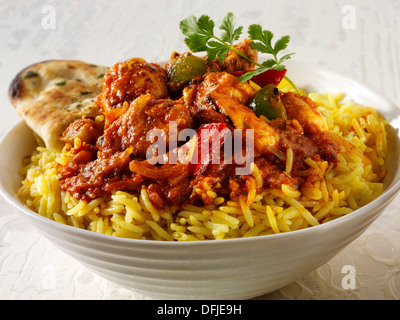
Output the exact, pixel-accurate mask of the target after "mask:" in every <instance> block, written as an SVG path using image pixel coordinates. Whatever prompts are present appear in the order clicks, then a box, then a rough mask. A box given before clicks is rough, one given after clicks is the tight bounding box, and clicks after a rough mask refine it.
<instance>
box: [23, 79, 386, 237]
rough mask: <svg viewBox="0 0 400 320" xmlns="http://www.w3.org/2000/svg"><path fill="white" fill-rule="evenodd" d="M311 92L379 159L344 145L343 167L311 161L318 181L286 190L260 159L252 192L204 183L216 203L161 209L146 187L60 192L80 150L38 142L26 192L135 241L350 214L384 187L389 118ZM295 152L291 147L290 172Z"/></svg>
mask: <svg viewBox="0 0 400 320" xmlns="http://www.w3.org/2000/svg"><path fill="white" fill-rule="evenodd" d="M286 85H287V84H286V83H285V82H282V83H281V85H280V89H281V90H287V89H288V88H285V86H286ZM289 89H290V88H289ZM309 96H310V97H311V98H312V99H313V100H314V101H316V102H317V103H318V104H319V106H320V111H321V113H322V114H324V115H325V117H326V119H327V121H328V125H329V129H330V130H331V131H333V132H335V133H337V134H339V135H340V136H342V137H343V138H344V139H345V140H347V141H349V142H350V143H352V144H353V145H354V146H356V147H358V148H360V149H361V150H362V152H363V153H364V155H365V156H366V157H368V158H369V159H370V160H371V165H368V166H365V165H364V164H363V162H362V159H361V158H360V157H359V156H357V154H353V153H348V152H346V151H345V150H344V148H343V150H341V152H340V153H339V156H338V160H339V161H338V166H337V167H336V168H335V169H333V168H332V166H329V165H328V163H327V162H326V161H321V162H319V163H317V162H315V161H313V160H311V159H307V161H306V163H307V165H308V166H309V168H310V169H309V170H312V171H313V172H314V173H316V174H315V177H316V179H315V181H314V182H313V185H312V186H308V187H303V188H302V189H301V190H295V189H293V188H292V187H290V186H287V185H282V187H281V189H278V190H265V191H261V192H258V191H257V190H260V187H261V186H262V184H263V181H262V178H261V175H260V172H259V171H258V168H257V167H256V166H255V165H254V164H253V173H252V182H253V186H254V187H253V188H252V189H251V190H250V192H249V194H248V195H247V196H246V197H240V198H237V199H230V200H226V199H224V198H222V197H218V196H217V194H216V193H215V192H214V191H213V190H212V187H211V186H209V185H208V184H207V183H204V184H203V186H202V188H198V189H196V190H195V192H198V193H199V194H202V195H203V196H204V197H211V198H212V199H213V204H212V205H210V206H207V207H196V206H192V205H186V206H183V208H181V210H179V211H177V212H174V211H173V210H172V209H171V208H168V207H167V208H164V210H157V209H156V208H155V207H154V206H153V205H152V204H151V202H150V200H149V197H148V195H147V193H146V191H145V189H142V191H141V192H140V193H139V194H129V193H127V192H122V191H118V192H116V193H115V194H113V195H112V196H111V199H103V198H100V199H95V200H93V201H91V202H89V203H87V202H85V201H77V200H75V199H74V198H72V197H71V196H70V195H69V194H68V193H65V192H63V191H61V190H60V187H59V180H58V174H59V170H60V169H61V167H62V165H64V164H66V163H67V162H68V161H69V160H70V159H71V158H72V155H71V154H69V153H68V152H67V151H65V152H62V153H54V152H50V151H49V150H48V149H45V148H41V147H38V148H37V150H36V151H35V152H34V153H33V155H32V156H31V157H30V158H29V159H26V161H25V162H26V163H25V167H24V168H23V170H22V172H21V174H22V175H23V176H24V180H23V182H22V187H21V188H20V190H19V191H18V196H19V198H20V199H22V201H23V202H24V203H26V205H27V206H28V207H29V208H30V209H32V210H33V211H35V212H37V213H38V214H41V215H42V216H45V217H47V218H49V219H53V220H55V221H57V222H60V223H64V224H67V225H71V226H74V227H77V228H83V229H87V230H91V231H94V232H99V233H102V234H107V235H110V236H116V237H126V238H135V239H152V240H169V241H173V240H178V241H187V240H209V239H229V238H240V237H251V236H260V235H268V234H274V233H280V232H289V231H293V230H298V229H303V228H307V227H310V226H316V225H318V224H320V223H325V222H328V221H330V220H333V219H336V218H338V217H340V216H343V215H346V214H350V213H351V212H352V211H354V210H356V209H358V208H360V207H362V206H363V205H365V204H367V203H369V202H370V201H372V200H373V199H375V198H376V197H378V196H379V195H380V194H381V193H382V191H383V184H382V183H381V182H382V179H383V177H384V175H385V171H384V169H383V165H384V159H385V155H386V151H387V140H386V130H385V126H386V125H387V121H385V120H383V119H382V118H381V117H380V116H379V115H378V114H377V112H376V110H374V109H372V108H368V107H365V106H361V105H357V104H355V103H353V102H351V101H346V102H342V100H343V95H341V94H337V95H333V94H310V95H309ZM292 156H293V154H292V151H291V150H290V149H289V150H288V152H287V157H286V158H287V164H286V172H287V173H288V174H290V170H291V158H292Z"/></svg>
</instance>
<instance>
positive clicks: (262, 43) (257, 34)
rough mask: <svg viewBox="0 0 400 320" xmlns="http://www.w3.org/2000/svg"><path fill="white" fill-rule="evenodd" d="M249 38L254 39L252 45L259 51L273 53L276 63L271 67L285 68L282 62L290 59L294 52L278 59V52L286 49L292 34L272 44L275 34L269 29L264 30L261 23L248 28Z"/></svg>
mask: <svg viewBox="0 0 400 320" xmlns="http://www.w3.org/2000/svg"><path fill="white" fill-rule="evenodd" d="M248 34H249V38H250V39H251V40H253V42H252V43H251V47H252V48H253V49H255V50H257V51H259V52H262V53H267V54H272V55H273V56H274V61H275V64H276V65H275V64H274V65H271V66H270V68H274V69H277V70H280V69H284V68H285V67H284V66H282V62H284V61H286V60H289V59H290V58H291V56H292V55H293V54H294V53H289V54H286V55H284V56H283V57H281V58H280V59H278V53H279V52H280V51H282V50H285V49H286V48H287V46H288V44H289V42H290V36H283V37H281V38H280V39H278V40H277V41H276V42H275V44H274V45H273V44H272V39H273V38H274V34H273V33H272V32H271V31H269V30H263V29H262V27H261V26H260V25H259V24H252V25H251V26H250V27H249V30H248Z"/></svg>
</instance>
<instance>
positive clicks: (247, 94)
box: [195, 72, 257, 106]
mask: <svg viewBox="0 0 400 320" xmlns="http://www.w3.org/2000/svg"><path fill="white" fill-rule="evenodd" d="M211 92H213V93H219V94H222V95H226V96H228V97H230V98H232V99H233V100H235V101H237V102H239V103H240V104H243V105H245V104H246V103H247V101H248V100H249V99H250V98H252V97H253V96H254V95H255V94H256V92H257V90H256V89H254V88H253V87H252V86H251V85H250V84H249V83H248V82H244V83H240V82H239V81H238V79H237V78H236V77H235V76H233V75H231V74H229V73H226V72H218V73H209V74H208V75H207V76H206V77H205V78H204V81H203V82H202V83H201V84H200V85H199V86H198V88H197V93H196V101H195V103H196V105H198V106H201V105H202V104H204V103H205V104H207V99H208V97H207V95H208V94H209V93H211Z"/></svg>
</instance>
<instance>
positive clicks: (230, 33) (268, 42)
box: [179, 12, 298, 91]
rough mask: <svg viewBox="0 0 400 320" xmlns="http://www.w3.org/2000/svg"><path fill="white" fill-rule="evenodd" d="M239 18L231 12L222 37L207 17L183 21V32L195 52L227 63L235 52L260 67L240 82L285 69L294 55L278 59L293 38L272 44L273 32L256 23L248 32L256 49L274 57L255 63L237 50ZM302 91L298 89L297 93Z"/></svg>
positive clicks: (223, 27) (286, 37) (245, 75)
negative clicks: (237, 23)
mask: <svg viewBox="0 0 400 320" xmlns="http://www.w3.org/2000/svg"><path fill="white" fill-rule="evenodd" d="M235 24H236V19H235V16H234V15H233V13H231V12H230V13H228V14H227V15H226V16H225V17H224V18H223V20H222V22H221V25H220V26H219V29H220V30H222V34H221V35H220V36H219V37H218V36H217V35H216V34H215V33H214V28H215V23H214V21H212V20H211V19H210V17H209V16H207V15H202V16H200V17H199V18H196V17H195V16H190V17H188V18H186V19H184V20H182V21H181V22H180V25H179V26H180V29H181V31H182V33H183V34H184V35H185V36H186V38H185V40H184V41H185V43H186V45H187V46H188V47H189V49H190V50H191V51H192V52H204V51H205V52H206V53H207V59H209V60H215V59H218V60H219V61H223V60H224V59H225V57H226V55H227V54H228V51H229V50H233V51H235V52H236V53H237V54H238V55H240V56H241V57H243V58H244V59H246V60H247V61H249V62H251V63H253V64H254V65H255V66H256V68H255V69H254V70H252V71H249V72H247V73H245V74H244V75H243V76H241V77H240V78H239V80H240V82H242V83H243V82H245V81H247V80H250V79H251V78H252V77H254V76H256V75H259V74H261V73H263V72H265V71H267V70H269V69H276V70H283V69H285V68H286V67H285V65H284V64H283V62H285V61H287V60H289V59H290V58H291V56H292V55H293V54H294V53H289V54H285V55H284V56H282V57H280V58H278V54H279V53H280V52H281V51H283V50H285V49H286V48H287V46H288V44H289V41H290V37H289V36H287V35H286V36H283V37H281V38H280V39H278V40H277V41H276V42H275V44H272V39H273V37H274V35H273V33H272V32H271V31H268V30H263V29H262V27H261V26H260V25H258V24H252V25H251V26H250V27H249V29H248V37H249V39H251V40H253V41H252V43H251V46H252V48H253V49H255V50H257V51H259V52H261V53H266V54H271V55H272V56H273V58H271V59H268V60H266V61H264V62H262V63H258V62H257V61H253V60H251V59H250V58H249V57H247V56H246V55H244V54H243V53H241V52H240V51H238V50H237V49H236V48H235V47H234V42H235V41H237V40H239V38H240V36H241V34H242V32H243V27H242V26H240V27H237V28H236V27H235ZM285 79H286V80H287V81H288V82H289V83H290V84H291V85H292V86H293V87H294V88H295V90H297V88H296V86H295V85H294V84H293V82H292V81H291V80H290V79H289V78H288V77H286V76H285ZM297 91H298V90H297Z"/></svg>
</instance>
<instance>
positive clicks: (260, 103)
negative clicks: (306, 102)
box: [248, 84, 286, 120]
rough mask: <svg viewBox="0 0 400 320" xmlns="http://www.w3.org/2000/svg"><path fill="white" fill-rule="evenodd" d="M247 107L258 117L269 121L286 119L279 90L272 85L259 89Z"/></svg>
mask: <svg viewBox="0 0 400 320" xmlns="http://www.w3.org/2000/svg"><path fill="white" fill-rule="evenodd" d="M248 107H249V108H250V109H251V110H253V111H254V113H255V114H256V115H257V116H258V117H259V116H261V115H263V116H265V117H266V118H267V119H269V120H273V119H276V118H284V119H286V110H285V107H284V106H283V104H282V101H281V97H280V93H279V90H278V88H277V87H276V86H275V85H273V84H270V85H267V86H265V87H264V88H262V89H260V90H259V91H258V92H257V93H256V94H255V96H254V97H253V99H251V100H250V102H249V103H248Z"/></svg>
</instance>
